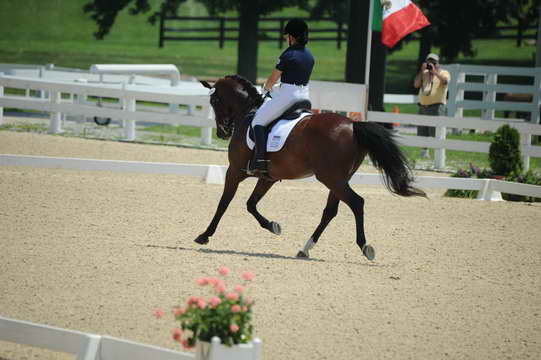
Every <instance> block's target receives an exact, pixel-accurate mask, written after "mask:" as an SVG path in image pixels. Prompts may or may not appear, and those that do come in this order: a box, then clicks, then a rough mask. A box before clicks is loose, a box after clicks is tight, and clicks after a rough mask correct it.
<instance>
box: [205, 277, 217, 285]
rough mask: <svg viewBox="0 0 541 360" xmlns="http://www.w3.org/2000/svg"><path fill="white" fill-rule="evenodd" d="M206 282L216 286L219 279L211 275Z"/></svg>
mask: <svg viewBox="0 0 541 360" xmlns="http://www.w3.org/2000/svg"><path fill="white" fill-rule="evenodd" d="M207 280H208V283H209V284H210V285H212V286H216V284H217V283H218V281H220V280H219V279H218V278H215V277H211V278H208V279H207Z"/></svg>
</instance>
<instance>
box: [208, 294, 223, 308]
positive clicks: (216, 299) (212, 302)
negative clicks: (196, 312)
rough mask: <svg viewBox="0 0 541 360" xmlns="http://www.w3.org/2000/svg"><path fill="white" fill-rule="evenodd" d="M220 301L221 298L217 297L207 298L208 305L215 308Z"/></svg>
mask: <svg viewBox="0 0 541 360" xmlns="http://www.w3.org/2000/svg"><path fill="white" fill-rule="evenodd" d="M221 302H222V300H221V299H220V298H219V297H216V296H215V297H213V298H211V299H210V300H209V304H210V306H212V307H213V308H215V307H216V306H218V305H220V304H221Z"/></svg>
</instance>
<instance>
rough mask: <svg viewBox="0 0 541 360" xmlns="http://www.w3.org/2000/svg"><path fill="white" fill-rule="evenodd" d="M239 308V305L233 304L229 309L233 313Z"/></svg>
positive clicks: (238, 310)
mask: <svg viewBox="0 0 541 360" xmlns="http://www.w3.org/2000/svg"><path fill="white" fill-rule="evenodd" d="M240 310H241V309H240V305H237V304H235V305H233V306H231V311H232V312H234V313H238V312H240Z"/></svg>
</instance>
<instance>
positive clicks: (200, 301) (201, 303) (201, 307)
mask: <svg viewBox="0 0 541 360" xmlns="http://www.w3.org/2000/svg"><path fill="white" fill-rule="evenodd" d="M197 306H199V308H200V309H201V310H203V309H204V308H205V306H207V302H206V301H205V299H203V298H201V299H199V300H197Z"/></svg>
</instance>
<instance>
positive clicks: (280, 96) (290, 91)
mask: <svg viewBox="0 0 541 360" xmlns="http://www.w3.org/2000/svg"><path fill="white" fill-rule="evenodd" d="M309 95H310V94H309V89H308V86H303V85H292V84H281V85H280V87H279V88H278V89H277V90H274V91H273V92H272V93H271V96H272V99H269V100H267V101H266V102H265V103H263V105H261V107H260V108H259V109H258V110H257V112H256V113H255V117H254V120H253V121H252V126H255V125H262V126H267V125H268V124H270V123H271V122H272V121H273V120H276V119H277V118H278V116H280V115H282V114H283V113H284V111H286V110H287V109H288V108H289V107H290V106H291V105H293V104H294V103H296V102H297V101H301V100H310V97H309Z"/></svg>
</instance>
